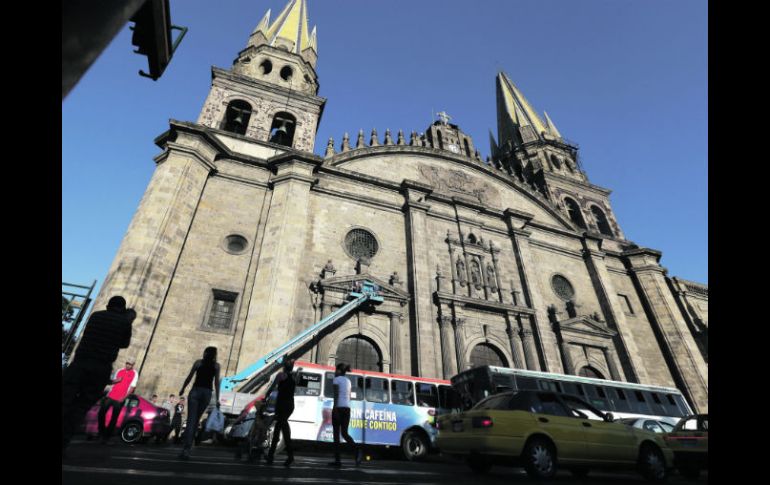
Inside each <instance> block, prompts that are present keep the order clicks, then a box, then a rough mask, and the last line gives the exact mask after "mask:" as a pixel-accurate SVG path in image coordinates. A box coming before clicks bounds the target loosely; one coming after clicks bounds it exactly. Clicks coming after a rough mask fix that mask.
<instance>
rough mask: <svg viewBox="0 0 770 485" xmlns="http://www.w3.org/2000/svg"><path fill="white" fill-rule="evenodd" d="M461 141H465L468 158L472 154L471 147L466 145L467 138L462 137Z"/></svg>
mask: <svg viewBox="0 0 770 485" xmlns="http://www.w3.org/2000/svg"><path fill="white" fill-rule="evenodd" d="M463 143H465V154H466V155H468V157H469V158H470V157H471V156H473V155H472V154H471V147H470V145H468V139H467V138H464V139H463Z"/></svg>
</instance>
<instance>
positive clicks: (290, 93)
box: [211, 66, 326, 108]
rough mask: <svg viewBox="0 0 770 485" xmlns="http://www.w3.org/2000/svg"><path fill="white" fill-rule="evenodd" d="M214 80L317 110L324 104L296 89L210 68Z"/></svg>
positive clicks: (321, 100) (314, 96)
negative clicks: (308, 104) (303, 103)
mask: <svg viewBox="0 0 770 485" xmlns="http://www.w3.org/2000/svg"><path fill="white" fill-rule="evenodd" d="M216 78H223V79H227V80H228V81H232V82H236V83H239V84H242V85H245V86H248V87H250V88H253V89H256V90H260V91H267V92H270V93H273V94H276V95H278V96H283V97H286V98H291V99H293V100H296V101H302V102H306V103H310V104H313V105H315V106H317V107H319V108H323V106H324V104H326V98H322V97H320V96H316V95H314V94H310V93H303V92H301V91H297V90H296V89H294V90H292V89H287V88H284V87H281V86H276V85H275V84H271V83H266V82H263V81H259V80H257V79H254V78H250V77H248V76H243V75H241V74H236V73H234V72H232V71H228V70H226V69H222V68H220V67H215V66H212V67H211V79H212V81H213V80H214V79H216Z"/></svg>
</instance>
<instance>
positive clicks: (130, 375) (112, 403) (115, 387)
mask: <svg viewBox="0 0 770 485" xmlns="http://www.w3.org/2000/svg"><path fill="white" fill-rule="evenodd" d="M134 363H135V362H134V359H132V358H130V359H128V360H127V361H126V367H125V368H123V369H120V370H119V371H117V372H116V373H115V375H114V376H113V378H112V389H111V390H110V392H109V393H108V394H107V396H106V397H105V398H104V400H102V405H101V407H100V408H99V434H100V435H101V437H102V443H108V442H109V441H110V438H111V437H112V433H113V431H114V430H115V423H117V421H118V416H119V415H120V410H121V409H122V408H123V401H125V399H126V397H127V396H129V395H131V394H133V393H134V389H136V382H137V381H138V380H139V373H138V372H137V371H135V370H134ZM110 408H112V416H111V417H110V424H109V425H108V426H105V424H104V421H105V417H106V415H107V410H108V409H110Z"/></svg>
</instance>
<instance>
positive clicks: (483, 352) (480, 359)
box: [471, 344, 508, 367]
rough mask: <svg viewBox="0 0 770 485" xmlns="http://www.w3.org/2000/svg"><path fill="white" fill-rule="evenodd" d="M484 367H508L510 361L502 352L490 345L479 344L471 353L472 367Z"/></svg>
mask: <svg viewBox="0 0 770 485" xmlns="http://www.w3.org/2000/svg"><path fill="white" fill-rule="evenodd" d="M482 365H495V366H498V367H508V361H507V360H505V356H504V355H503V353H502V352H500V351H499V350H497V349H496V348H495V347H494V346H493V345H490V344H478V345H477V346H475V347H473V351H471V367H481V366H482Z"/></svg>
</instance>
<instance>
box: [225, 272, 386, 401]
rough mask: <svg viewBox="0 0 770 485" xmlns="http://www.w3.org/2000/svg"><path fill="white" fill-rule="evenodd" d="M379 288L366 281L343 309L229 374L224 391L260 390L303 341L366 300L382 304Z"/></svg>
mask: <svg viewBox="0 0 770 485" xmlns="http://www.w3.org/2000/svg"><path fill="white" fill-rule="evenodd" d="M378 291H379V286H378V285H376V284H374V283H372V282H371V281H363V282H362V284H361V287H360V288H356V289H355V290H354V291H351V292H350V294H349V295H348V297H352V298H353V300H351V301H349V302H348V303H346V304H345V305H343V306H342V307H340V308H339V309H337V310H335V311H333V312H332V313H330V314H329V315H327V316H326V317H324V318H323V319H321V320H320V321H319V322H317V323H316V324H314V325H313V326H311V327H309V328H307V329H306V330H303V331H302V332H300V333H299V334H298V335H296V336H295V337H293V338H292V339H291V340H289V341H288V342H286V343H285V344H283V345H281V346H280V347H278V348H277V349H275V350H273V351H272V352H270V353H268V354H267V355H265V356H264V357H262V358H261V359H259V360H258V361H257V362H255V363H253V364H251V365H250V366H248V367H247V368H245V369H243V370H242V371H241V372H239V373H237V374H235V375H234V376H229V377H225V378H224V379H222V383H221V385H220V391H221V392H227V391H233V390H235V387H236V386H238V385H240V389H239V391H240V392H250V391H253V390H255V389H258V388H259V387H261V386H262V385H263V384H264V383H265V382H266V381H267V380H268V379H269V378H270V376H271V375H272V374H273V373H274V372H275V371H277V370H278V368H279V367H280V366H281V363H282V362H283V361H284V360H285V359H286V358H289V357H291V355H292V353H294V352H296V351H297V350H298V349H300V348H301V347H302V345H303V344H305V343H307V342H308V341H309V340H310V339H312V338H314V337H315V336H316V335H318V334H319V333H320V332H321V331H322V330H324V329H327V328H329V327H330V326H331V325H333V324H334V323H335V322H337V321H339V320H340V319H341V318H342V317H344V316H345V315H347V314H348V313H350V312H351V311H353V310H355V309H357V308H359V307H360V306H361V305H363V304H364V303H366V302H369V301H371V302H373V303H382V301H383V298H382V296H380V295H379V294H378ZM241 383H243V384H241Z"/></svg>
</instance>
